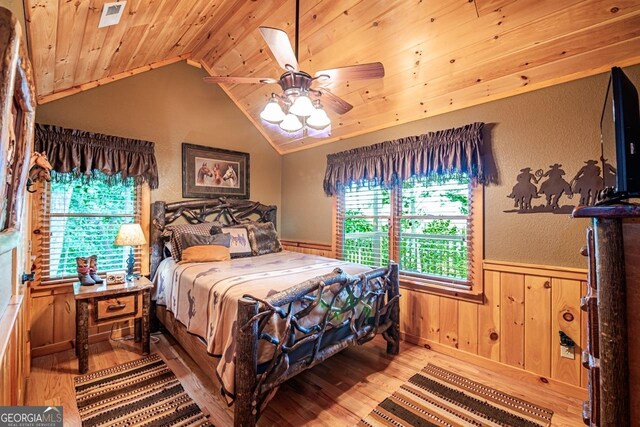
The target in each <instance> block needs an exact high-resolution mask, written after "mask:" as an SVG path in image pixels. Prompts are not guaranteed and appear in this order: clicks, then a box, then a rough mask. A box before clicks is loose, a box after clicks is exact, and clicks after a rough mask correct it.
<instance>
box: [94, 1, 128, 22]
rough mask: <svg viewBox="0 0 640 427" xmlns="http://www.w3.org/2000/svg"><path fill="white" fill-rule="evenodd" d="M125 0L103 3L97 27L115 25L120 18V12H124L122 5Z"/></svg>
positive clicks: (124, 3)
mask: <svg viewBox="0 0 640 427" xmlns="http://www.w3.org/2000/svg"><path fill="white" fill-rule="evenodd" d="M126 4H127V2H126V1H120V2H116V3H105V4H104V6H103V7H102V15H100V22H99V23H98V28H102V27H108V26H110V25H116V24H117V23H119V22H120V18H122V12H124V6H125V5H126Z"/></svg>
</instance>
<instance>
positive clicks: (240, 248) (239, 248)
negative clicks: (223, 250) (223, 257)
mask: <svg viewBox="0 0 640 427" xmlns="http://www.w3.org/2000/svg"><path fill="white" fill-rule="evenodd" d="M222 233H224V234H229V235H231V246H229V251H230V252H231V258H243V257H247V256H251V245H250V244H249V237H248V236H247V229H246V228H244V226H242V227H224V228H223V229H222Z"/></svg>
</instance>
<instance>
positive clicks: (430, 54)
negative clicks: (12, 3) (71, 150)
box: [25, 0, 640, 153]
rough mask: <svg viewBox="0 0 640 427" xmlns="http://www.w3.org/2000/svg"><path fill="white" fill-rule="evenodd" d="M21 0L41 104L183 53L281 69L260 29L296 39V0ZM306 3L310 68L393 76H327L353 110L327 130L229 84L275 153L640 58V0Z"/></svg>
mask: <svg viewBox="0 0 640 427" xmlns="http://www.w3.org/2000/svg"><path fill="white" fill-rule="evenodd" d="M25 1H26V6H27V7H26V10H27V20H28V22H29V24H28V26H29V35H30V47H31V53H32V58H33V65H34V68H35V74H36V85H37V94H38V99H39V103H44V102H48V101H51V100H55V99H58V98H60V97H63V96H67V95H70V94H73V93H77V92H80V91H83V90H87V89H90V88H92V87H95V86H98V85H101V84H104V83H108V82H110V81H114V80H117V79H119V78H123V77H126V76H129V75H134V74H137V73H140V72H142V71H146V70H149V69H152V68H157V67H159V66H162V65H166V64H169V63H172V62H176V61H179V60H185V59H186V60H187V61H188V62H189V63H190V64H192V65H198V66H200V65H201V66H203V67H204V68H205V69H206V70H207V71H208V72H209V73H210V74H212V75H233V76H260V77H262V76H264V77H274V78H278V76H279V75H280V74H281V73H282V70H281V69H279V67H278V66H277V64H276V62H275V61H274V60H273V59H272V58H271V56H270V54H269V51H268V49H267V46H266V44H265V42H264V40H263V39H262V37H261V35H260V33H259V31H258V26H261V25H266V26H271V27H277V28H281V29H283V30H285V31H287V33H288V34H289V36H290V38H291V40H292V42H293V35H294V34H293V33H294V28H295V2H294V0H260V1H252V0H215V1H212V0H129V1H128V3H127V5H126V9H125V12H124V16H123V18H122V20H121V22H120V24H118V25H116V26H112V27H107V28H101V29H99V28H98V19H99V17H100V13H101V10H102V5H103V4H104V3H105V1H104V0H25ZM300 7H301V12H300V13H301V17H300V58H299V63H300V67H301V69H302V70H305V71H307V72H309V73H312V74H313V72H315V71H316V70H320V69H326V68H333V67H336V66H343V65H350V64H357V63H366V62H373V61H380V62H382V63H383V64H384V66H385V69H386V76H385V77H384V78H383V79H380V80H366V81H354V82H343V83H340V84H330V85H328V88H329V89H330V90H331V91H332V92H334V93H335V94H337V95H338V96H340V97H342V98H344V99H345V100H347V101H348V102H350V103H351V104H353V105H354V108H353V110H351V111H349V112H348V113H346V114H344V115H342V116H338V115H336V114H335V113H332V112H329V115H330V117H331V119H332V122H333V124H332V129H331V134H330V136H328V137H326V138H322V139H314V138H309V137H306V138H300V139H294V138H291V137H290V136H283V135H282V134H280V133H278V132H274V131H272V130H269V129H268V128H266V127H264V126H263V124H262V123H261V120H260V118H259V113H260V111H261V110H262V108H263V107H264V105H265V102H266V101H267V100H268V98H269V97H270V94H271V92H274V91H275V92H278V91H279V87H278V86H277V85H228V86H224V87H223V89H224V90H225V91H226V93H227V94H228V95H229V96H230V97H231V99H232V100H233V101H234V102H235V103H236V105H237V106H238V107H239V108H240V109H241V110H242V111H243V112H244V113H245V114H246V115H247V117H248V118H249V119H250V120H251V121H252V122H253V123H254V125H255V126H256V127H257V128H258V129H259V130H260V131H261V132H262V134H263V135H264V136H265V137H266V138H267V140H268V141H269V142H270V143H271V144H272V145H273V146H274V148H275V149H276V150H277V151H278V152H280V153H287V152H293V151H297V150H300V149H305V148H309V147H312V146H315V145H318V144H324V143H328V142H332V141H336V140H339V139H344V138H347V137H351V136H355V135H359V134H364V133H367V132H371V131H374V130H378V129H382V128H387V127H390V126H394V125H397V124H401V123H406V122H409V121H413V120H418V119H421V118H425V117H429V116H433V115H436V114H441V113H444V112H447V111H452V110H456V109H460V108H464V107H468V106H471V105H476V104H479V103H482V102H487V101H491V100H495V99H499V98H503V97H506V96H511V95H514V94H518V93H523V92H526V91H529V90H533V89H538V88H542V87H546V86H549V85H553V84H557V83H561V82H565V81H569V80H573V79H577V78H581V77H585V76H589V75H593V74H596V73H600V72H603V71H606V70H607V69H608V68H609V67H611V66H612V65H620V66H627V65H632V64H637V63H640V0H582V1H579V0H562V1H558V0H475V1H473V0H437V1H436V0H429V1H427V0H411V1H409V0H377V1H374V0H341V1H333V0H332V1H329V0H301V5H300ZM202 90H210V89H209V88H208V87H207V85H206V84H205V83H203V84H202ZM472 120H473V118H472V117H471V118H469V121H472Z"/></svg>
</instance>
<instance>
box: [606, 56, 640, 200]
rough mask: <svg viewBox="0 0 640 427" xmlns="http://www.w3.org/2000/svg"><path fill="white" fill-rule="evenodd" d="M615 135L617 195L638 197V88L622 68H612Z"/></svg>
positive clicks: (639, 134)
mask: <svg viewBox="0 0 640 427" xmlns="http://www.w3.org/2000/svg"><path fill="white" fill-rule="evenodd" d="M611 84H612V89H613V120H614V128H615V136H616V169H617V172H616V176H617V178H616V196H617V197H618V198H629V197H640V108H639V107H638V91H637V90H636V88H635V86H634V85H633V83H632V82H631V80H629V78H628V77H627V76H626V75H625V73H624V72H623V71H622V69H620V68H618V67H613V68H612V69H611Z"/></svg>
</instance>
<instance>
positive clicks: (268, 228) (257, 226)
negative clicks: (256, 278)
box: [245, 222, 282, 256]
mask: <svg viewBox="0 0 640 427" xmlns="http://www.w3.org/2000/svg"><path fill="white" fill-rule="evenodd" d="M245 228H246V229H247V234H248V238H249V244H250V245H251V254H252V255H254V256H256V255H266V254H271V253H275V252H280V251H282V245H281V244H280V240H278V234H277V233H276V228H275V227H274V226H273V223H272V222H250V223H248V224H246V225H245Z"/></svg>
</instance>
